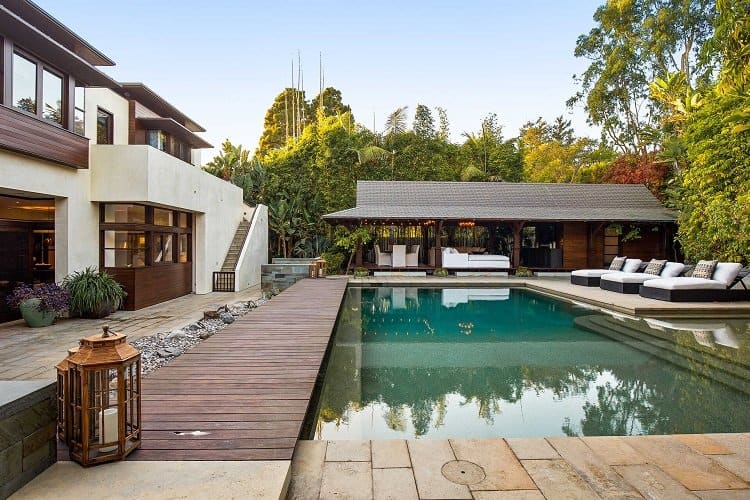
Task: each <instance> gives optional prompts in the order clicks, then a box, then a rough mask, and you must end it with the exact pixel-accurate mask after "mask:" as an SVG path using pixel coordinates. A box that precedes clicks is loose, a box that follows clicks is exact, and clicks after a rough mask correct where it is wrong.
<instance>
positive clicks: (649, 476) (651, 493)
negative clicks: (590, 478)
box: [614, 464, 697, 500]
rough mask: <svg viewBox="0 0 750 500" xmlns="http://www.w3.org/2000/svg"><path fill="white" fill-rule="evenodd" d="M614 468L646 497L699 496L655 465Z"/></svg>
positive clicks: (674, 498)
mask: <svg viewBox="0 0 750 500" xmlns="http://www.w3.org/2000/svg"><path fill="white" fill-rule="evenodd" d="M614 469H615V470H616V471H617V472H618V474H620V475H621V476H622V477H623V478H624V479H625V481H627V482H628V483H629V484H630V485H632V486H633V487H634V488H635V489H637V490H638V492H639V493H640V494H641V495H643V497H644V498H653V499H657V498H665V499H666V498H668V499H670V500H683V499H690V498H692V499H695V498H697V497H696V496H695V495H693V494H692V493H690V491H688V490H687V488H685V487H684V486H683V485H681V484H680V483H679V482H678V481H675V480H674V479H672V478H671V477H669V476H668V475H667V474H666V473H665V472H664V471H662V470H661V469H659V468H658V467H656V466H655V465H651V464H636V465H616V466H615V467H614Z"/></svg>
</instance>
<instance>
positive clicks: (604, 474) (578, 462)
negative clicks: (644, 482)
mask: <svg viewBox="0 0 750 500" xmlns="http://www.w3.org/2000/svg"><path fill="white" fill-rule="evenodd" d="M548 441H549V443H550V444H551V445H552V446H554V447H555V449H556V450H557V452H558V453H559V454H560V456H561V457H562V458H563V459H564V460H565V461H567V462H568V464H570V466H571V467H573V469H574V470H575V471H576V472H577V473H578V475H579V476H581V477H582V478H583V480H584V481H586V482H587V483H588V485H589V486H590V487H591V489H593V490H594V491H595V492H596V493H597V494H599V495H601V496H602V497H606V498H614V497H616V498H641V496H640V495H639V494H638V492H637V491H635V489H633V487H632V486H630V485H629V484H628V483H627V482H625V481H623V479H622V478H621V477H620V476H619V474H617V472H615V470H614V469H612V468H611V467H610V466H609V465H607V464H606V463H605V462H604V460H603V459H601V458H600V457H599V456H598V455H596V454H595V453H592V452H591V448H589V447H588V446H586V443H584V442H583V441H582V440H580V439H578V438H568V437H566V438H550V439H549V440H548Z"/></svg>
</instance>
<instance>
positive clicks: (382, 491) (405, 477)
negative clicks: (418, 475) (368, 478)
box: [372, 468, 419, 500]
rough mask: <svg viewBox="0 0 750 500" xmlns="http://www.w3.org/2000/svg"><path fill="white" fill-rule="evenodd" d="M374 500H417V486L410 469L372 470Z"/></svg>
mask: <svg viewBox="0 0 750 500" xmlns="http://www.w3.org/2000/svg"><path fill="white" fill-rule="evenodd" d="M372 491H373V497H374V498H375V500H418V499H419V496H418V495H417V484H416V482H415V481H414V475H413V474H412V470H411V469H410V468H398V469H372Z"/></svg>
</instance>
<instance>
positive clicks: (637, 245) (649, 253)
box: [622, 226, 673, 262]
mask: <svg viewBox="0 0 750 500" xmlns="http://www.w3.org/2000/svg"><path fill="white" fill-rule="evenodd" d="M653 227H654V226H641V237H640V238H638V239H636V240H631V241H625V242H623V243H622V253H623V255H627V256H628V257H632V258H634V259H641V260H643V261H644V262H647V261H649V260H651V259H667V258H669V257H670V252H668V245H667V244H665V241H666V240H667V235H666V234H665V228H664V226H656V227H658V228H659V230H658V231H653V230H652V229H653ZM672 257H673V256H672Z"/></svg>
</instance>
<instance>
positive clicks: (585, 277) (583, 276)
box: [570, 259, 643, 286]
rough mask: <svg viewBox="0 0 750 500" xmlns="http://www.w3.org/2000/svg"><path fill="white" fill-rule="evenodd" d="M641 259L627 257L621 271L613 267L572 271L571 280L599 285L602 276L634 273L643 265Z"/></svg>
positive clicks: (576, 283)
mask: <svg viewBox="0 0 750 500" xmlns="http://www.w3.org/2000/svg"><path fill="white" fill-rule="evenodd" d="M642 262H643V261H641V259H626V260H625V264H624V265H623V266H622V270H621V271H616V270H613V269H578V270H576V271H573V272H572V273H570V282H571V283H573V284H574V285H581V286H599V282H600V279H601V277H602V276H604V275H605V274H612V273H618V272H623V273H634V272H636V271H637V270H638V268H639V267H641V264H642Z"/></svg>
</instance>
